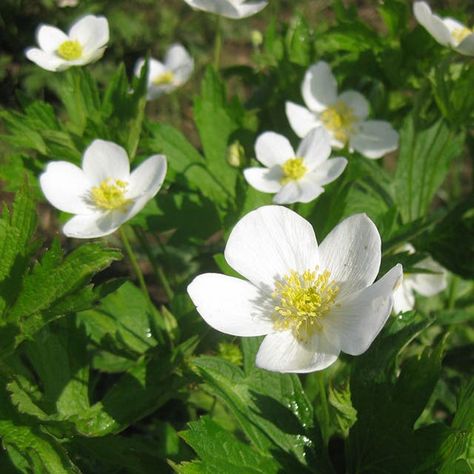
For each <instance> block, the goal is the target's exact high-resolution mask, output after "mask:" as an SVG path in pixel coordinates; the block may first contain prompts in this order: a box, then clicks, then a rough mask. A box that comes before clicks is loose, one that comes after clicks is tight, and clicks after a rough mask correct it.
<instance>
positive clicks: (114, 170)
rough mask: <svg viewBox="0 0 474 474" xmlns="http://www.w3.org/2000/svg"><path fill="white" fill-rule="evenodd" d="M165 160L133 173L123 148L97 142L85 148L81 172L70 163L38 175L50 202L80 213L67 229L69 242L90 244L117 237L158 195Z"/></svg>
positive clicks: (52, 166)
mask: <svg viewBox="0 0 474 474" xmlns="http://www.w3.org/2000/svg"><path fill="white" fill-rule="evenodd" d="M165 175H166V158H165V157H164V156H163V155H153V156H151V157H150V158H148V159H147V160H145V161H144V162H143V163H141V164H140V166H138V167H137V168H136V169H135V170H134V171H133V172H130V162H129V159H128V156H127V152H126V151H125V150H124V149H123V148H122V147H121V146H119V145H117V144H115V143H112V142H108V141H104V140H94V141H93V142H92V143H91V145H90V146H89V147H88V148H87V149H86V151H85V153H84V156H83V159H82V169H81V168H79V167H78V166H76V165H74V164H72V163H68V162H67V161H55V162H51V163H49V164H48V166H47V167H46V171H45V172H44V173H43V174H42V175H41V176H40V184H41V189H42V191H43V193H44V195H45V196H46V199H47V200H48V201H49V202H50V203H51V204H52V205H53V206H54V207H56V208H58V209H60V210H61V211H64V212H68V213H70V214H76V215H75V216H74V217H73V218H71V219H70V220H69V221H68V222H66V224H65V225H64V227H63V232H64V234H65V235H67V236H68V237H76V238H78V239H90V238H96V237H103V236H105V235H109V234H111V233H113V232H115V231H116V230H117V229H118V228H119V227H120V226H121V225H122V224H123V223H124V222H125V221H128V220H129V219H131V218H132V217H133V216H134V215H135V214H137V213H138V212H139V211H141V209H143V207H144V206H145V204H146V203H147V202H148V201H149V200H150V199H152V198H153V197H154V196H155V195H156V193H157V192H158V191H159V189H160V187H161V185H162V183H163V180H164V178H165Z"/></svg>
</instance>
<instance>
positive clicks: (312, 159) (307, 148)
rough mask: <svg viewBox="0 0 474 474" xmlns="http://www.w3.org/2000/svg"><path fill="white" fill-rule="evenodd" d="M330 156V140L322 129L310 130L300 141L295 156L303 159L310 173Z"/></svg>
mask: <svg viewBox="0 0 474 474" xmlns="http://www.w3.org/2000/svg"><path fill="white" fill-rule="evenodd" d="M330 154H331V138H330V136H329V134H328V132H327V131H326V129H325V128H323V127H317V128H314V129H313V130H311V131H310V132H309V133H308V134H307V135H306V136H305V137H304V138H303V140H302V141H301V143H300V146H299V147H298V151H297V152H296V156H299V157H301V158H304V164H305V165H306V167H307V168H308V171H312V170H314V169H315V168H316V166H318V165H319V164H321V163H323V162H324V161H326V160H327V159H328V158H329V155H330Z"/></svg>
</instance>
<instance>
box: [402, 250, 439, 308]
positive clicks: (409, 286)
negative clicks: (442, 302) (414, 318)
mask: <svg viewBox="0 0 474 474" xmlns="http://www.w3.org/2000/svg"><path fill="white" fill-rule="evenodd" d="M400 250H401V251H404V252H408V253H410V254H413V253H415V248H414V247H413V245H411V244H406V245H404V246H403V247H402V248H401V249H400ZM416 268H420V269H423V270H429V271H431V272H433V273H432V274H430V273H408V274H405V275H404V276H403V282H402V284H401V285H400V286H399V287H398V288H397V289H396V290H395V293H394V294H393V312H394V313H395V314H398V313H400V312H404V311H411V310H412V309H413V308H414V307H415V292H416V293H420V295H423V296H426V297H430V296H434V295H436V294H437V293H440V292H441V291H443V290H444V289H446V286H447V281H446V269H445V268H443V267H442V266H441V265H440V264H439V263H438V262H435V261H434V260H433V259H432V258H431V257H427V258H425V259H423V260H422V261H421V262H418V263H417V264H416Z"/></svg>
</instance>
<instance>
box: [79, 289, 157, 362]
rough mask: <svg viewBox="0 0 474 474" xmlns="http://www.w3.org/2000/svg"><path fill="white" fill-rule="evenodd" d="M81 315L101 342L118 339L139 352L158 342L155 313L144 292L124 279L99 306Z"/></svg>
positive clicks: (122, 346) (123, 344) (94, 339)
mask: <svg viewBox="0 0 474 474" xmlns="http://www.w3.org/2000/svg"><path fill="white" fill-rule="evenodd" d="M124 308H127V310H126V311H124ZM78 317H79V320H80V321H81V322H82V323H83V324H84V325H85V327H86V328H87V332H88V333H89V337H91V339H92V340H93V341H94V342H96V343H97V344H98V345H99V346H100V345H101V344H102V341H104V340H107V339H112V340H113V339H116V340H117V342H116V344H117V345H118V346H119V347H121V348H126V349H128V350H129V351H132V353H135V355H136V356H138V355H141V354H144V353H145V352H146V351H147V350H148V349H151V348H152V347H155V346H156V345H157V341H156V339H155V338H154V337H153V335H152V330H151V329H150V323H151V319H152V318H154V317H155V315H154V314H152V312H151V311H150V306H149V304H148V302H147V300H146V299H145V297H144V296H143V293H142V292H141V291H140V290H139V289H138V288H137V287H136V286H134V285H133V284H132V283H131V282H126V283H124V284H123V285H122V286H120V288H118V289H117V291H115V292H113V293H111V294H109V295H108V296H106V297H105V298H103V299H102V300H101V302H100V304H99V305H98V306H97V307H96V308H94V309H90V310H88V311H83V312H81V313H79V314H78Z"/></svg>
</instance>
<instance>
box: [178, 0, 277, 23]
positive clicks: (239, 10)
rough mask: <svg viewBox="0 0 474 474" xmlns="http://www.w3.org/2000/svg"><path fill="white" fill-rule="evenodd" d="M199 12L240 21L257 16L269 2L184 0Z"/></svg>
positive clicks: (259, 0)
mask: <svg viewBox="0 0 474 474" xmlns="http://www.w3.org/2000/svg"><path fill="white" fill-rule="evenodd" d="M184 1H185V2H186V3H187V4H188V5H189V6H191V7H193V8H196V9H197V10H204V11H206V12H210V13H215V14H216V15H221V16H225V17H226V18H232V19H233V20H239V19H240V18H246V17H248V16H252V15H255V13H258V12H259V11H260V10H263V9H264V8H265V7H266V6H267V5H268V0H248V1H247V0H184Z"/></svg>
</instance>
